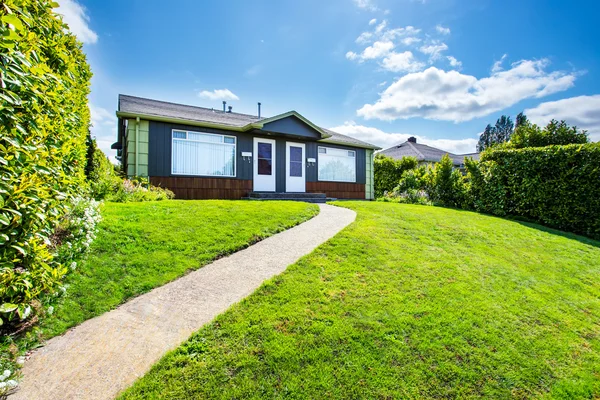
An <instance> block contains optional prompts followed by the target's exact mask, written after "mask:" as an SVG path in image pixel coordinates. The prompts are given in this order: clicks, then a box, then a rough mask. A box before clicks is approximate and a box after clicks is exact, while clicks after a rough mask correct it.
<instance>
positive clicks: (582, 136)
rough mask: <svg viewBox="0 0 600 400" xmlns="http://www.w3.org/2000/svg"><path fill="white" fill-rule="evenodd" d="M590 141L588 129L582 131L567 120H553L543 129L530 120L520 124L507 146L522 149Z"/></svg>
mask: <svg viewBox="0 0 600 400" xmlns="http://www.w3.org/2000/svg"><path fill="white" fill-rule="evenodd" d="M588 141H589V139H588V135H587V132H586V131H580V130H578V129H577V127H575V126H569V125H567V123H566V122H565V121H560V122H558V121H556V120H552V121H550V123H549V124H548V125H546V127H545V128H543V129H542V128H540V127H538V126H537V125H534V124H532V123H529V122H527V123H525V124H523V125H521V126H519V127H518V128H517V129H516V130H515V133H514V134H513V135H512V138H511V139H510V142H508V143H507V144H506V147H507V148H513V149H522V148H525V147H544V146H551V145H567V144H584V143H588Z"/></svg>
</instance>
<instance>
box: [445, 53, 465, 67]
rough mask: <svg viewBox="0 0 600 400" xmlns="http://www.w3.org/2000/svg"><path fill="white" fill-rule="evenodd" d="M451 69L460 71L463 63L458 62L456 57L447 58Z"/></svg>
mask: <svg viewBox="0 0 600 400" xmlns="http://www.w3.org/2000/svg"><path fill="white" fill-rule="evenodd" d="M446 59H447V60H448V62H449V63H450V66H451V67H454V68H458V69H460V68H461V67H462V62H460V61H458V60H457V59H456V58H455V57H452V56H448V57H446Z"/></svg>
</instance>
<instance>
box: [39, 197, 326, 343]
mask: <svg viewBox="0 0 600 400" xmlns="http://www.w3.org/2000/svg"><path fill="white" fill-rule="evenodd" d="M317 212H318V209H317V207H316V206H315V205H308V204H305V203H298V202H249V201H216V200H215V201H176V200H173V201H164V202H147V203H127V204H120V203H106V204H104V206H103V210H102V216H103V221H102V222H101V224H100V226H99V234H98V238H97V239H96V241H95V242H94V244H93V245H92V248H91V251H90V254H89V256H88V257H87V259H86V260H85V261H84V262H83V263H80V264H81V266H80V267H79V270H78V272H76V273H74V274H72V275H71V276H70V277H69V278H68V280H67V284H69V289H68V291H67V296H66V297H65V298H64V299H63V300H61V303H60V304H59V305H58V307H56V312H55V313H54V315H52V316H51V317H50V318H47V319H46V320H45V321H44V322H43V323H42V330H43V333H44V336H45V337H51V336H55V335H57V334H60V333H63V332H64V331H65V330H66V329H68V328H69V327H71V326H73V325H76V324H78V323H80V322H82V321H84V320H86V319H88V318H91V317H94V316H96V315H99V314H102V313H104V312H106V311H108V310H110V309H112V308H114V307H116V306H118V305H119V304H121V303H123V302H124V301H125V300H127V299H129V298H131V297H133V296H136V295H139V294H141V293H144V292H147V291H149V290H150V289H152V288H155V287H157V286H160V285H162V284H164V283H166V282H169V281H171V280H173V279H175V278H177V277H179V276H181V275H183V274H185V272H186V271H189V270H192V269H197V268H199V267H201V266H202V265H205V264H207V263H209V262H210V261H212V260H214V259H216V258H218V257H220V256H223V255H226V254H230V253H232V252H234V251H236V250H239V249H242V248H244V247H246V246H248V244H251V243H253V242H256V241H257V240H260V239H262V238H265V237H267V236H270V235H272V234H274V233H276V232H279V231H282V230H284V229H286V228H289V227H291V226H294V225H296V224H298V223H300V222H302V221H304V220H307V219H309V218H310V217H312V216H314V215H315V214H316V213H317Z"/></svg>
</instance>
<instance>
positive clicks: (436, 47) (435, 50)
mask: <svg viewBox="0 0 600 400" xmlns="http://www.w3.org/2000/svg"><path fill="white" fill-rule="evenodd" d="M446 50H448V45H446V43H441V42H437V41H433V42H431V43H430V44H428V45H425V46H421V47H419V51H420V52H421V53H423V54H428V55H429V62H430V63H433V62H434V61H437V60H439V59H440V57H441V56H442V52H444V51H446Z"/></svg>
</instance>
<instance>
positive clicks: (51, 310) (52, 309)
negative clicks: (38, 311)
mask: <svg viewBox="0 0 600 400" xmlns="http://www.w3.org/2000/svg"><path fill="white" fill-rule="evenodd" d="M53 312H54V307H53V306H50V307H48V315H52V313H53Z"/></svg>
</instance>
